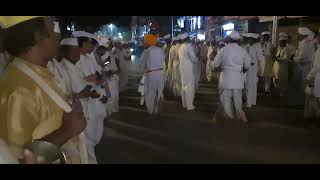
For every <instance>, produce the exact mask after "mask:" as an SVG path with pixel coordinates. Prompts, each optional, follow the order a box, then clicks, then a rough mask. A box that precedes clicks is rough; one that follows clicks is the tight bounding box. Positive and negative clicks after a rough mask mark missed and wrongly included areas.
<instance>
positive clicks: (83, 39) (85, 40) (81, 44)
mask: <svg viewBox="0 0 320 180" xmlns="http://www.w3.org/2000/svg"><path fill="white" fill-rule="evenodd" d="M89 40H90V38H88V37H78V43H79V47H80V48H82V46H83V44H84V43H85V42H88V41H89Z"/></svg>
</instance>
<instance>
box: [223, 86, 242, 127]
mask: <svg viewBox="0 0 320 180" xmlns="http://www.w3.org/2000/svg"><path fill="white" fill-rule="evenodd" d="M220 101H221V103H222V104H223V109H224V112H225V113H226V115H227V116H228V117H229V118H231V119H235V118H236V119H240V120H242V121H244V122H247V121H248V120H247V117H246V115H245V113H244V111H243V110H242V90H241V89H222V92H221V96H220Z"/></svg>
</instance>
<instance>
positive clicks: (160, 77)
mask: <svg viewBox="0 0 320 180" xmlns="http://www.w3.org/2000/svg"><path fill="white" fill-rule="evenodd" d="M156 40H157V36H156V35H152V34H147V35H145V36H144V45H145V47H146V49H145V50H144V51H143V53H142V55H141V65H142V67H143V69H144V72H145V73H144V75H145V79H144V98H145V103H146V106H147V111H148V113H149V114H151V115H158V114H159V111H160V104H161V101H162V99H163V89H164V73H163V64H164V59H165V55H164V50H163V49H162V48H160V47H157V46H156Z"/></svg>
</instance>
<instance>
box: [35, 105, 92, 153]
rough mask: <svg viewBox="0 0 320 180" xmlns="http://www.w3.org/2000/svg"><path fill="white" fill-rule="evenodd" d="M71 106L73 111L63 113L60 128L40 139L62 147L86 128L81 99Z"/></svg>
mask: <svg viewBox="0 0 320 180" xmlns="http://www.w3.org/2000/svg"><path fill="white" fill-rule="evenodd" d="M71 107H72V111H71V112H70V113H66V112H64V113H63V116H62V125H61V126H60V128H59V129H57V130H56V131H54V132H52V133H50V134H48V135H47V136H45V137H43V138H42V139H40V140H43V141H48V142H51V143H53V144H55V145H57V146H59V147H61V146H62V145H63V144H65V143H66V142H68V141H69V140H70V139H71V138H73V137H75V136H76V135H78V134H80V133H81V132H82V131H83V130H84V129H85V128H86V126H87V121H86V118H85V116H84V114H83V111H82V107H81V103H80V101H74V102H73V103H72V105H71Z"/></svg>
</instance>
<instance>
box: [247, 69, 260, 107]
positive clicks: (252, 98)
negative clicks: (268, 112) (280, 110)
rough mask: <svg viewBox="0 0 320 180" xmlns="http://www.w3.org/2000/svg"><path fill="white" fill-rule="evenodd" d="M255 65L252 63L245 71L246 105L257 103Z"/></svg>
mask: <svg viewBox="0 0 320 180" xmlns="http://www.w3.org/2000/svg"><path fill="white" fill-rule="evenodd" d="M257 83H258V76H257V65H256V64H255V65H252V66H251V67H250V68H249V70H248V71H247V73H246V81H245V89H246V105H247V107H251V106H252V105H256V103H257Z"/></svg>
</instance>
